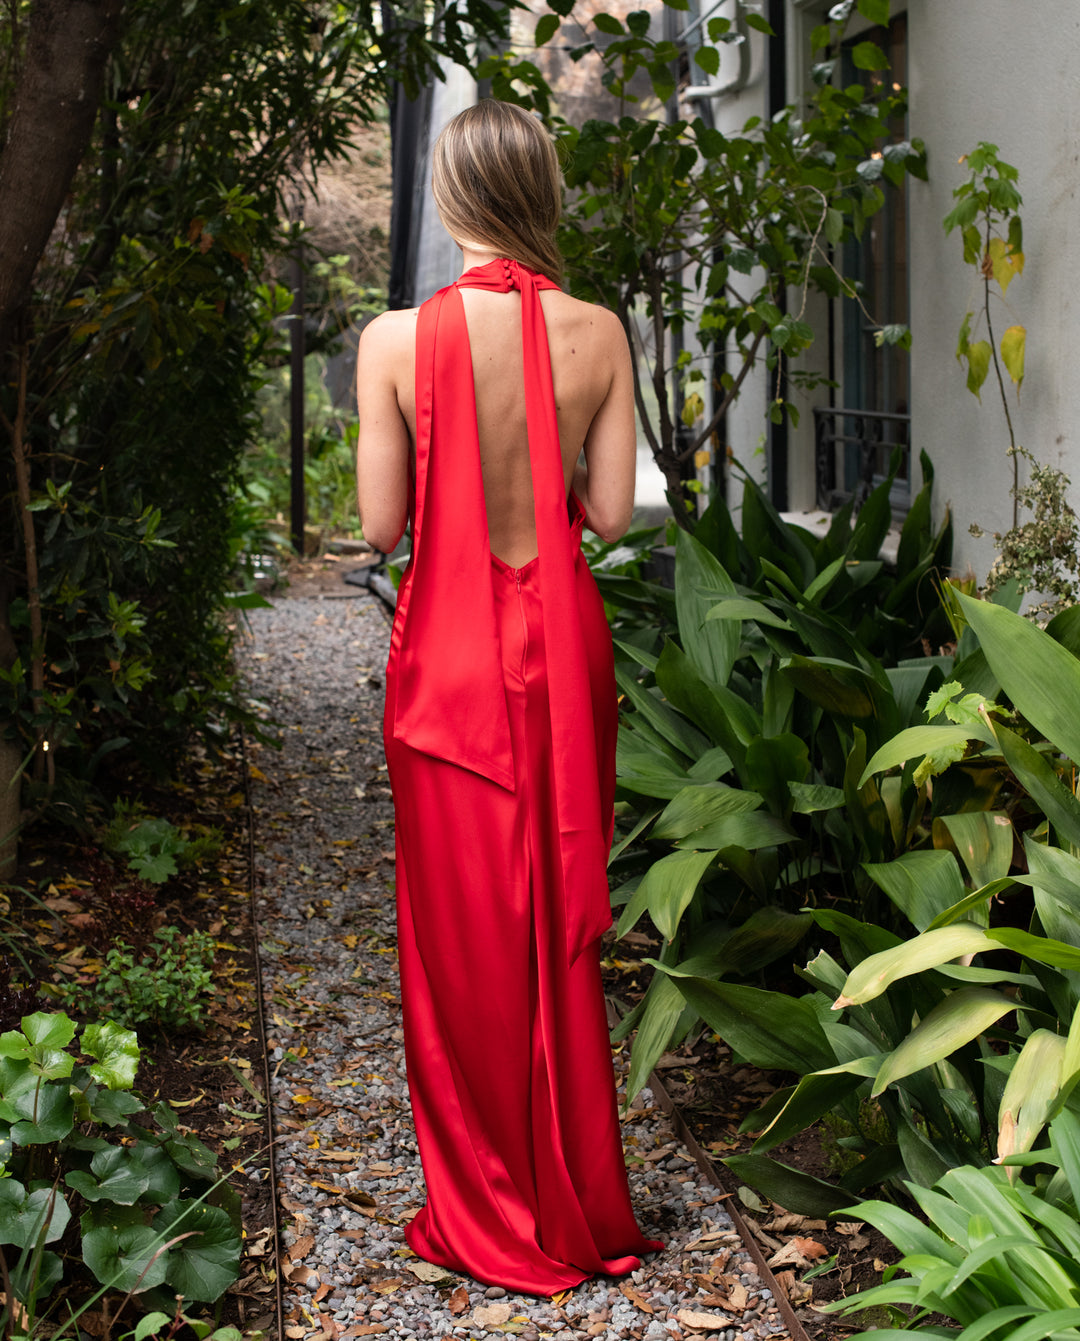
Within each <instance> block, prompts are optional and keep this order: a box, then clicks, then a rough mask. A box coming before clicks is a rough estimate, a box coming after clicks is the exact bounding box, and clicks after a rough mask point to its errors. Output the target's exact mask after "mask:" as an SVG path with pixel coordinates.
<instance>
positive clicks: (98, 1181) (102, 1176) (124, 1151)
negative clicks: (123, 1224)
mask: <svg viewBox="0 0 1080 1341" xmlns="http://www.w3.org/2000/svg"><path fill="white" fill-rule="evenodd" d="M90 1168H91V1169H92V1170H93V1173H92V1174H90V1173H86V1172H85V1171H84V1170H82V1169H75V1170H73V1171H72V1172H71V1173H69V1174H68V1175H67V1177H66V1178H65V1180H64V1181H65V1182H66V1183H67V1185H68V1187H71V1188H74V1189H75V1191H76V1192H81V1193H82V1195H83V1196H84V1197H85V1198H86V1200H87V1201H111V1202H114V1203H115V1204H116V1205H118V1206H133V1205H134V1204H135V1202H136V1201H138V1199H139V1197H141V1196H142V1194H143V1193H144V1192H145V1191H146V1189H147V1188H148V1187H149V1185H150V1179H149V1177H148V1176H147V1175H146V1173H145V1172H144V1171H143V1169H142V1167H141V1163H140V1161H139V1159H138V1156H137V1155H136V1153H135V1149H134V1148H129V1147H127V1146H122V1145H120V1146H116V1145H114V1146H110V1147H109V1148H108V1149H107V1150H101V1151H99V1152H98V1153H97V1154H96V1155H95V1156H94V1158H93V1159H92V1160H91V1161H90Z"/></svg>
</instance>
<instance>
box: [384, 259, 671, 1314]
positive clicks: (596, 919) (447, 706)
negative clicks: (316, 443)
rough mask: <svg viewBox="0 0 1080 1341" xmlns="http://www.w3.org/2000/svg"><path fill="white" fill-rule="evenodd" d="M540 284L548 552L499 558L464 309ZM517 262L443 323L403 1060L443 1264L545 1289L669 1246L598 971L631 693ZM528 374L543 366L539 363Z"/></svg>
mask: <svg viewBox="0 0 1080 1341" xmlns="http://www.w3.org/2000/svg"><path fill="white" fill-rule="evenodd" d="M464 287H477V288H484V289H488V290H493V291H496V292H504V293H509V291H510V290H512V289H517V290H519V292H520V296H521V314H522V349H523V368H524V396H525V408H526V421H527V428H528V440H529V459H530V466H531V472H532V481H533V498H534V507H535V519H536V540H537V556H536V558H534V559H533V560H532V561H531V562H530V563H527V564H526V565H525V566H524V567H522V568H511V567H510V566H508V565H507V564H506V563H503V562H502V561H501V560H500V559H499V558H497V557H496V556H495V555H494V554H492V553H491V548H490V544H489V540H488V528H487V515H486V507H485V501H484V486H483V476H482V471H481V463H480V449H479V441H478V433H477V417H476V400H475V393H474V385H473V370H472V361H471V352H470V347H469V335H468V328H467V326H466V321H465V311H464V305H463V303H462V300H461V295H460V292H459V290H460V289H461V288H464ZM556 287H557V286H556V285H555V284H554V283H552V281H551V280H549V279H546V278H545V277H544V276H542V275H538V274H536V273H534V272H533V271H531V270H529V269H527V268H526V267H524V266H522V265H519V264H518V263H517V262H515V261H509V260H498V261H492V262H490V263H489V264H487V265H484V266H480V267H477V268H476V269H474V270H470V271H468V272H466V273H465V274H464V275H463V276H462V277H461V278H460V279H459V280H458V281H457V282H456V284H452V285H450V286H449V287H448V288H446V289H443V290H441V291H440V292H439V293H437V294H435V296H434V297H433V298H431V299H429V301H428V302H426V303H425V304H424V305H423V306H422V307H421V308H420V311H419V316H418V323H417V337H416V415H417V424H416V478H415V493H414V497H413V499H412V557H411V560H410V562H409V565H408V567H407V569H406V571H405V573H404V575H403V577H402V580H401V585H400V589H399V591H398V603H397V611H396V615H395V619H394V629H393V634H392V637H391V649H390V659H389V664H388V667H387V677H386V684H387V703H386V718H385V746H386V758H387V764H388V769H389V773H390V781H391V785H392V788H393V794H394V804H395V812H396V817H397V903H398V929H399V954H400V966H401V989H402V1007H403V1013H404V1026H405V1055H406V1065H407V1071H408V1080H409V1091H410V1095H411V1099H412V1106H413V1113H414V1117H415V1122H416V1133H417V1140H418V1143H419V1149H420V1155H421V1160H422V1162H423V1167H424V1176H425V1182H426V1185H427V1202H426V1205H425V1206H424V1207H423V1209H422V1210H421V1211H420V1212H419V1214H418V1215H417V1216H416V1217H415V1219H413V1220H412V1222H411V1223H410V1224H409V1225H408V1227H407V1228H406V1239H407V1241H408V1243H409V1245H410V1246H411V1247H412V1248H413V1250H414V1251H415V1252H416V1253H417V1254H418V1255H419V1256H421V1257H423V1258H425V1259H427V1260H428V1261H431V1262H435V1263H438V1264H440V1265H443V1266H446V1267H450V1268H454V1269H457V1270H461V1271H465V1272H467V1273H468V1274H469V1275H471V1276H473V1277H475V1278H476V1279H477V1280H480V1281H486V1282H489V1283H493V1284H498V1285H502V1286H505V1287H508V1288H510V1289H514V1290H518V1291H523V1292H525V1293H529V1294H538V1295H544V1294H554V1293H556V1292H558V1291H559V1290H562V1289H565V1288H567V1287H569V1286H573V1285H576V1284H577V1283H578V1282H580V1281H582V1280H583V1279H585V1278H586V1277H588V1276H591V1275H593V1274H595V1273H597V1272H602V1273H609V1274H614V1275H618V1274H624V1273H626V1272H630V1271H632V1270H635V1269H636V1268H637V1267H638V1266H639V1265H640V1263H639V1258H638V1255H639V1254H641V1253H643V1252H647V1251H650V1250H652V1249H655V1248H659V1247H660V1246H661V1245H660V1244H659V1243H656V1242H654V1241H651V1240H647V1239H645V1238H643V1236H642V1234H641V1232H640V1230H639V1229H638V1227H637V1224H636V1222H635V1219H634V1215H633V1211H632V1209H631V1205H630V1197H629V1190H628V1186H627V1179H626V1170H625V1164H624V1158H623V1151H622V1144H621V1140H620V1133H619V1123H618V1115H617V1107H616V1097H615V1086H614V1083H613V1073H612V1063H611V1052H610V1046H609V1040H608V1030H607V1023H606V1018H605V1010H604V999H603V991H602V987H601V982H600V967H599V937H600V935H601V933H602V932H603V931H604V930H605V929H606V928H607V927H608V926H609V925H610V922H611V906H610V900H609V896H608V885H607V878H606V859H607V853H608V848H609V845H610V841H611V831H612V806H613V798H614V785H615V766H614V755H615V734H616V729H617V706H616V696H615V685H614V678H613V668H612V650H611V638H610V635H609V632H608V628H607V623H606V620H605V617H604V609H603V603H602V601H601V598H600V595H599V592H598V591H597V588H596V584H595V582H594V580H593V578H592V575H591V573H590V572H589V569H588V566H587V564H586V562H585V560H584V558H583V556H582V554H581V548H580V541H581V528H582V525H583V523H584V513H583V510H582V507H581V504H580V503H579V501H578V499H577V498H576V497H575V496H574V495H573V494H571V495H570V498H569V501H568V500H567V495H566V486H565V481H564V476H563V465H562V455H561V450H560V446H559V435H558V424H557V419H556V411H555V399H554V392H553V388H552V376H551V360H550V355H549V351H548V344H547V331H546V327H545V324H544V315H543V309H542V306H541V302H540V290H541V289H545V288H556ZM513 365H514V366H511V367H509V368H508V371H507V375H508V376H515V377H520V376H521V368H520V367H519V366H517V365H516V358H514V360H513Z"/></svg>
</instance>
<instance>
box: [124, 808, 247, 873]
mask: <svg viewBox="0 0 1080 1341" xmlns="http://www.w3.org/2000/svg"><path fill="white" fill-rule="evenodd" d="M104 841H105V847H106V849H107V850H108V851H109V852H111V853H112V854H113V855H114V856H120V857H126V858H127V864H128V866H129V867H130V868H131V870H133V871H134V872H135V873H136V875H138V876H139V878H140V879H142V880H149V881H150V882H151V883H152V884H155V885H161V884H164V883H165V881H166V880H168V879H169V877H170V876H173V875H176V873H177V871H178V870H179V869H180V868H181V867H189V866H198V865H200V864H201V863H202V862H204V861H207V860H209V859H211V858H213V857H215V856H217V854H218V853H219V852H220V851H221V847H222V843H223V841H224V840H223V835H222V833H221V831H220V829H210V830H208V831H207V832H206V833H204V834H200V835H198V836H197V837H195V838H188V837H187V836H186V835H185V834H183V833H181V832H180V830H179V829H178V828H177V827H176V825H175V824H172V823H171V822H170V821H169V820H167V819H164V818H161V817H159V816H154V815H148V814H147V813H146V811H145V810H143V808H142V807H141V806H140V805H139V804H138V803H137V802H130V803H129V802H126V801H123V800H120V801H118V802H117V803H116V808H115V811H114V814H113V819H112V823H111V824H110V825H109V827H108V828H107V829H106V831H105V839H104Z"/></svg>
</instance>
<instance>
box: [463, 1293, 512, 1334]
mask: <svg viewBox="0 0 1080 1341" xmlns="http://www.w3.org/2000/svg"><path fill="white" fill-rule="evenodd" d="M512 1312H513V1309H511V1307H510V1305H509V1304H506V1303H504V1302H503V1301H502V1300H501V1299H499V1300H497V1301H496V1302H495V1303H493V1304H477V1306H476V1308H474V1309H473V1311H472V1312H471V1313H470V1314H469V1321H470V1322H471V1323H474V1324H475V1325H476V1326H477V1327H501V1326H502V1325H503V1323H504V1322H509V1321H510V1315H511V1313H512Z"/></svg>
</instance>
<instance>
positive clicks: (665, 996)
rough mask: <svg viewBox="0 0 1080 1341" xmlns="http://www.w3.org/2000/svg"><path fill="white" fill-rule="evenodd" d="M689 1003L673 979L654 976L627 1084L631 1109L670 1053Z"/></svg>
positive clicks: (658, 974)
mask: <svg viewBox="0 0 1080 1341" xmlns="http://www.w3.org/2000/svg"><path fill="white" fill-rule="evenodd" d="M685 1009H686V1001H685V1000H684V998H683V995H682V993H681V992H680V991H679V989H678V988H677V987H676V986H675V984H674V983H673V982H672V980H671V979H670V978H669V977H667V976H666V974H663V973H654V974H653V979H652V982H650V983H649V987H648V990H647V991H646V993H645V1000H644V1010H643V1011H642V1014H641V1022H640V1023H639V1024H638V1030H637V1035H636V1036H635V1038H634V1047H633V1051H632V1052H631V1054H630V1075H629V1078H628V1079H627V1082H626V1103H627V1106H628V1107H629V1105H630V1104H631V1103H632V1102H633V1100H634V1099H635V1098H637V1096H638V1094H639V1093H640V1091H641V1088H642V1086H644V1085H646V1084H647V1083H648V1080H649V1076H650V1075H651V1073H652V1069H653V1067H654V1066H655V1065H656V1063H657V1062H658V1061H659V1060H660V1058H661V1057H662V1056H663V1054H664V1053H665V1052H666V1050H667V1047H668V1044H669V1043H670V1042H671V1036H672V1034H673V1033H674V1032H675V1027H676V1025H677V1024H678V1023H679V1018H680V1017H681V1015H682V1013H683V1011H684V1010H685Z"/></svg>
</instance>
